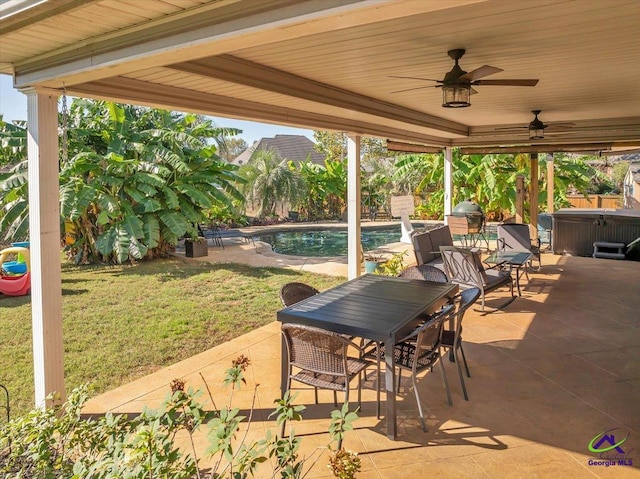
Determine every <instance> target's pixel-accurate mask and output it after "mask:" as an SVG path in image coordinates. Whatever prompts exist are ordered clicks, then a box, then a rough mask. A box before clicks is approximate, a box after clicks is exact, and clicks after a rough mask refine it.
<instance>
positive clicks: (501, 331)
mask: <svg viewBox="0 0 640 479" xmlns="http://www.w3.org/2000/svg"><path fill="white" fill-rule="evenodd" d="M543 258H544V262H545V266H544V268H543V270H542V271H541V272H539V273H533V274H532V275H531V280H530V281H529V282H528V283H526V282H525V284H524V290H523V296H522V297H519V298H518V299H517V300H516V301H515V302H513V303H512V304H511V305H509V306H508V307H507V308H505V310H504V311H502V312H498V313H492V314H489V315H482V314H480V313H479V312H477V311H469V313H468V314H467V316H466V317H465V320H464V324H465V326H464V334H463V337H464V341H465V342H464V349H465V353H466V356H467V360H468V362H469V367H470V370H471V378H468V379H467V381H466V384H467V388H468V390H469V396H470V398H469V399H470V400H469V401H468V402H467V401H465V400H464V398H463V396H462V392H461V389H460V383H459V381H458V379H457V372H456V369H455V366H454V364H453V363H449V362H448V361H447V362H446V370H447V375H448V377H449V383H450V385H451V388H452V396H453V406H452V407H450V406H448V405H447V404H446V400H445V395H444V391H443V388H442V384H441V381H440V377H439V374H438V373H437V372H436V374H426V375H425V376H423V377H422V379H420V381H419V388H420V390H421V397H422V398H423V403H424V406H425V407H426V408H427V409H426V412H425V414H426V416H427V418H428V420H427V426H428V428H429V431H428V432H427V433H424V432H422V431H421V429H420V421H419V418H418V414H417V408H416V403H415V398H414V395H413V392H412V391H411V390H410V383H409V381H408V380H407V378H406V376H405V382H403V386H402V389H401V392H400V393H399V394H398V396H397V401H398V408H399V412H398V424H399V426H398V427H399V431H398V439H397V440H396V441H391V440H389V439H388V438H387V437H386V426H385V419H384V417H383V418H382V419H381V420H377V419H376V414H375V389H374V387H375V383H374V378H373V375H370V376H369V377H368V380H367V381H366V382H365V388H364V390H363V409H362V412H361V413H360V419H358V421H357V422H356V423H355V430H354V431H353V432H350V433H348V434H347V436H346V438H345V442H344V446H345V447H346V448H347V449H351V450H353V451H356V452H358V453H359V455H360V458H361V460H362V472H361V473H360V474H358V476H357V477H359V478H376V479H378V478H396V477H400V474H402V476H403V477H405V476H406V477H424V475H425V471H428V473H429V475H434V476H435V477H445V478H447V477H452V478H453V477H456V478H459V477H469V478H483V477H486V478H503V477H504V478H514V477H516V478H517V477H522V478H535V477H562V478H585V477H603V478H606V477H640V472H639V471H638V469H637V462H636V461H635V457H634V456H635V454H636V453H635V451H637V450H638V447H639V446H640V434H639V433H640V402H638V397H640V322H639V319H640V298H639V297H638V295H637V284H638V283H639V282H640V269H639V268H637V265H636V264H635V263H632V262H623V261H611V260H597V259H592V258H578V257H560V256H553V255H550V254H545V255H544V257H543ZM594 291H597V292H598V294H594ZM506 294H508V292H505V293H504V294H500V293H492V294H491V296H490V297H491V298H492V299H490V300H489V301H490V302H493V301H495V302H496V303H498V302H501V301H504V296H505V295H506ZM279 351H280V325H279V323H277V322H275V321H274V322H273V323H271V324H268V325H267V326H264V327H262V328H260V329H258V330H255V331H253V332H251V333H249V334H246V335H244V336H241V337H239V338H236V339H235V340H233V341H230V342H229V343H226V344H224V345H222V346H219V347H216V348H213V349H211V350H209V351H206V352H203V353H202V354H199V355H197V356H194V357H192V358H189V359H188V360H186V361H183V362H180V363H177V364H175V365H172V366H171V367H168V368H165V369H163V370H160V371H158V372H156V373H154V374H152V375H150V376H147V377H144V378H141V379H139V380H137V381H134V382H132V383H130V384H125V385H123V386H122V387H119V388H117V389H115V390H112V391H109V392H108V393H105V394H102V395H100V396H97V397H94V398H92V399H91V400H90V401H89V403H88V404H87V406H86V408H85V412H86V413H88V414H98V415H99V414H104V413H105V412H106V411H113V412H116V413H138V412H140V411H141V410H142V408H143V407H144V406H148V407H157V406H158V405H159V404H160V402H161V401H162V399H164V397H165V395H166V394H167V393H168V391H169V388H168V385H169V383H170V382H171V381H172V380H173V379H175V378H182V379H184V380H185V381H186V386H187V387H189V386H192V387H194V388H204V386H205V385H204V383H203V378H204V380H205V381H206V383H207V384H208V386H209V388H210V389H211V390H212V393H213V397H214V400H215V401H216V403H217V404H218V405H220V404H226V401H227V400H228V397H229V390H228V389H227V388H223V387H221V384H222V380H223V377H224V371H225V370H226V369H227V368H228V367H229V366H230V364H231V361H232V360H233V359H235V358H236V357H238V356H239V355H240V354H244V355H245V356H247V357H248V358H250V359H251V361H252V366H251V367H250V368H249V371H248V384H247V387H246V388H244V389H243V390H241V391H240V392H235V393H234V400H233V404H234V406H236V407H240V408H241V410H242V413H243V414H247V413H248V411H249V408H250V406H251V401H252V396H253V389H254V388H255V387H257V401H256V406H255V413H254V418H253V423H252V425H251V427H250V433H249V434H248V436H247V438H248V440H254V439H257V438H259V437H262V436H261V435H264V432H265V430H266V429H268V428H271V429H273V430H275V428H276V425H275V422H274V420H273V418H271V419H269V418H268V416H269V414H270V413H271V412H272V411H273V406H274V404H273V401H274V399H276V398H278V397H279V395H280V390H279V384H280V375H279V371H280V356H279V354H278V353H276V352H279ZM256 385H257V386H256ZM299 392H300V394H299V396H298V399H297V401H296V402H297V403H301V404H305V405H307V411H306V413H305V414H304V419H303V421H302V422H301V423H296V424H295V426H294V427H295V429H296V433H297V435H301V436H302V437H303V441H302V447H303V450H302V453H303V454H305V455H309V454H311V453H312V451H313V450H314V449H315V448H317V447H321V446H324V445H326V444H327V443H328V440H329V436H328V434H327V428H328V423H329V420H328V418H329V413H330V411H331V410H332V409H333V404H332V396H331V393H330V392H321V393H320V405H317V406H316V405H314V403H313V390H312V389H306V390H301V391H299ZM613 428H620V429H619V431H620V434H622V432H621V431H625V434H626V431H628V432H629V433H630V437H629V439H628V440H627V441H626V442H625V444H624V445H623V449H624V451H625V452H627V453H628V456H627V458H631V459H633V465H634V467H629V466H620V465H617V461H614V462H616V465H615V466H609V467H605V466H603V465H601V466H596V465H589V460H590V459H591V460H593V459H594V457H595V455H594V454H592V453H590V452H589V451H588V448H587V446H588V444H589V441H591V440H592V439H593V438H594V437H595V436H596V435H597V434H599V433H602V432H604V431H607V430H609V429H613ZM195 442H196V445H197V448H198V454H199V455H200V457H204V454H203V451H204V449H205V447H206V444H207V439H206V437H205V436H204V435H203V434H202V435H199V436H198V437H196V441H195ZM186 445H187V443H186V440H185V447H186ZM187 449H189V448H187ZM326 457H327V456H326V452H325V456H324V457H323V458H322V459H321V460H320V461H319V462H318V463H317V464H316V465H315V466H314V468H313V470H312V472H311V473H310V475H309V476H308V477H330V476H329V475H328V474H327V472H328V471H327V469H326ZM202 464H203V466H206V465H207V464H208V463H207V461H206V460H204V461H203V463H202ZM267 469H268V468H267ZM264 477H268V476H264Z"/></svg>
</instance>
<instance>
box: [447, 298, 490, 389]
mask: <svg viewBox="0 0 640 479" xmlns="http://www.w3.org/2000/svg"><path fill="white" fill-rule="evenodd" d="M480 293H481V292H480V289H479V288H470V289H465V290H464V291H462V292H461V293H460V294H459V295H458V296H457V297H456V302H457V303H458V306H457V308H458V309H457V310H456V314H455V319H454V321H453V329H443V331H442V347H443V348H444V349H448V350H449V359H451V360H452V361H455V363H456V366H457V368H458V376H460V385H461V386H462V394H463V395H464V399H465V401H468V400H469V395H468V394H467V387H466V385H465V383H464V376H463V375H462V366H461V365H460V357H459V356H458V350H459V351H460V353H461V354H462V361H463V362H464V369H465V370H466V372H467V377H471V373H470V372H469V366H468V365H467V358H466V357H465V355H464V349H462V318H463V317H464V314H465V313H466V312H467V309H469V307H470V306H471V305H472V304H473V303H475V302H476V301H477V300H478V298H479V297H480Z"/></svg>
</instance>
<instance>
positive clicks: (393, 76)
mask: <svg viewBox="0 0 640 479" xmlns="http://www.w3.org/2000/svg"><path fill="white" fill-rule="evenodd" d="M389 78H405V79H408V80H422V81H435V82H438V83H442V80H433V79H432V78H418V77H402V76H397V75H389Z"/></svg>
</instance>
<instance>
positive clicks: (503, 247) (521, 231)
mask: <svg viewBox="0 0 640 479" xmlns="http://www.w3.org/2000/svg"><path fill="white" fill-rule="evenodd" d="M497 232H498V242H497V243H498V251H522V252H527V253H531V254H532V255H533V258H535V259H536V260H537V261H538V267H537V268H534V267H533V259H531V260H529V262H528V264H527V266H528V267H529V268H531V269H532V270H533V271H540V269H541V268H542V261H541V254H540V239H538V240H537V241H536V244H534V243H533V241H532V240H531V232H530V230H529V225H527V224H523V223H505V224H500V225H498V228H497ZM526 272H527V270H526V269H525V273H526ZM528 278H529V275H528V274H527V279H528Z"/></svg>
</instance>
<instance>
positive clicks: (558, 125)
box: [547, 123, 576, 131]
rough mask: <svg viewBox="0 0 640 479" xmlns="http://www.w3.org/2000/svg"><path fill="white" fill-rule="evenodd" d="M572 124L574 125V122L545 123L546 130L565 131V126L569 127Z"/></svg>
mask: <svg viewBox="0 0 640 479" xmlns="http://www.w3.org/2000/svg"><path fill="white" fill-rule="evenodd" d="M572 126H576V124H575V123H552V124H551V125H547V130H548V131H555V130H563V131H566V130H567V128H571V127H572Z"/></svg>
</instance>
